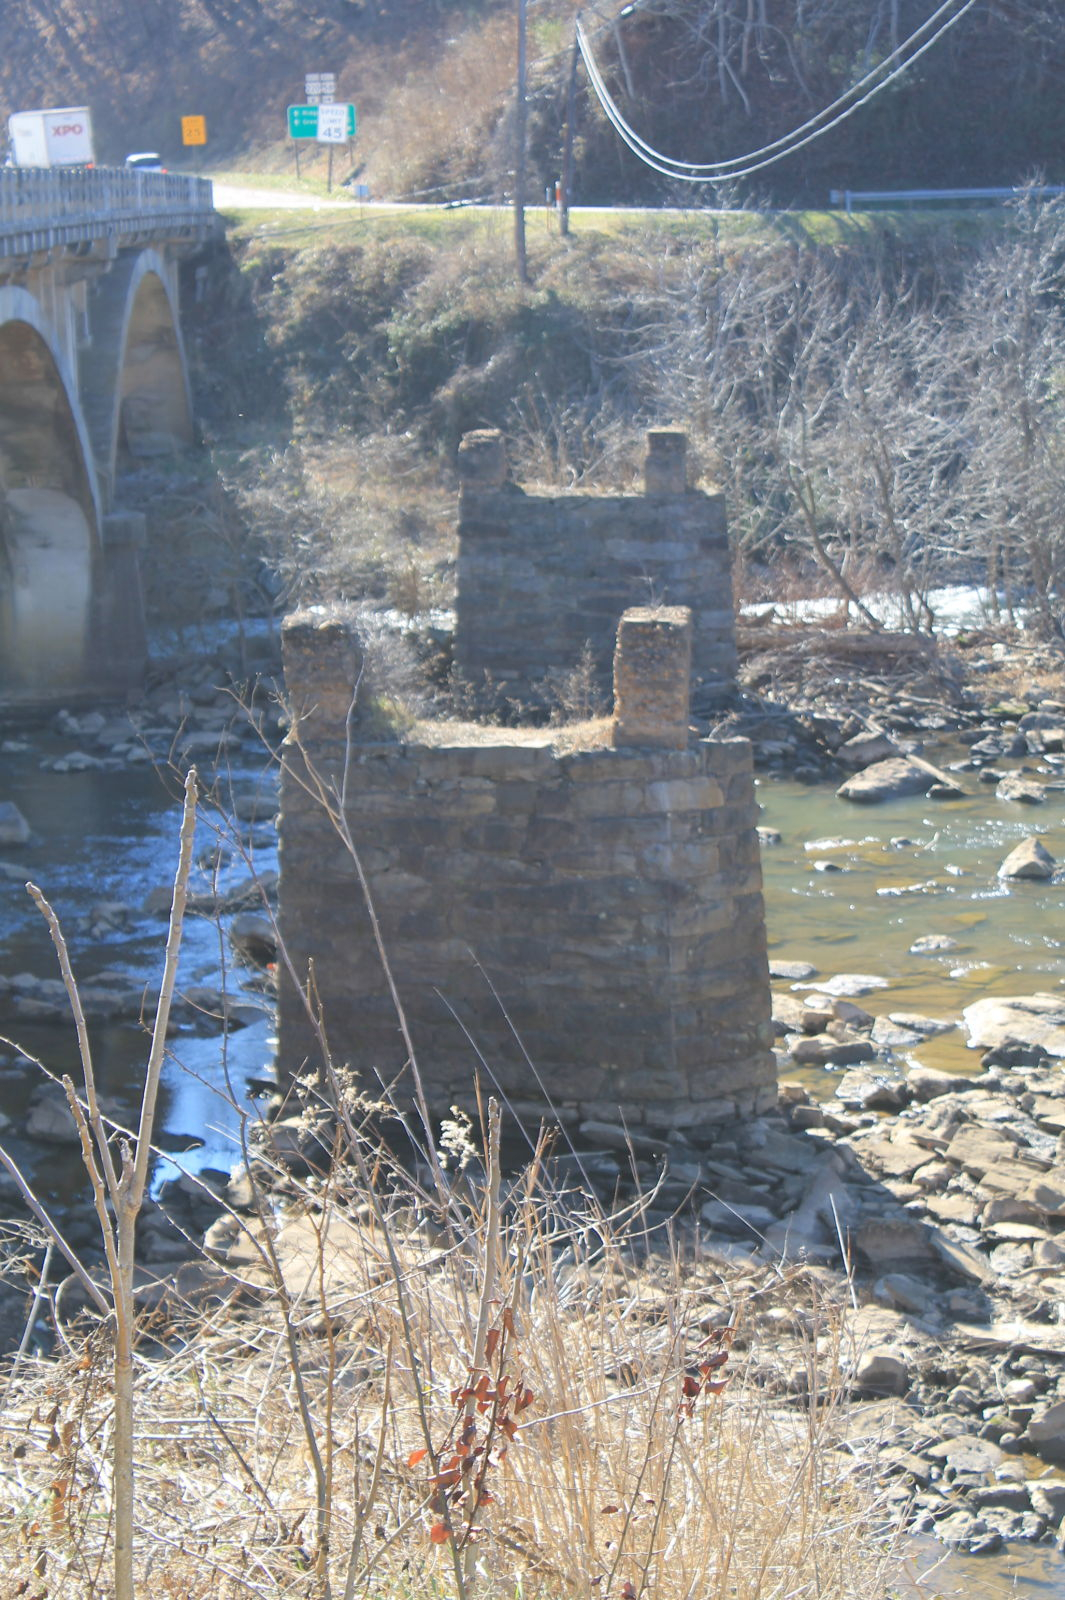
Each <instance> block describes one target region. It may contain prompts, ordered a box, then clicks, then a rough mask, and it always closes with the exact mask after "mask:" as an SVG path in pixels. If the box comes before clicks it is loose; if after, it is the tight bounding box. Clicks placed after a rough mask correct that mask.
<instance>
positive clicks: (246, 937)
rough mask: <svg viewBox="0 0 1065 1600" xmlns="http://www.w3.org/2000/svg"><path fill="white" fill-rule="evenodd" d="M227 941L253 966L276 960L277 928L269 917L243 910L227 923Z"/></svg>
mask: <svg viewBox="0 0 1065 1600" xmlns="http://www.w3.org/2000/svg"><path fill="white" fill-rule="evenodd" d="M228 933H229V942H230V944H231V945H232V946H233V949H234V950H235V951H236V953H237V955H238V956H239V957H240V958H241V959H242V960H244V961H247V962H249V963H250V964H251V965H252V966H255V967H268V966H270V965H272V963H273V962H275V961H276V960H277V929H276V927H275V926H274V924H273V922H272V921H271V920H270V918H269V917H265V916H260V915H258V914H257V913H255V912H254V911H246V912H243V913H242V914H241V915H240V916H237V917H234V918H233V920H232V922H231V923H230V924H229V929H228Z"/></svg>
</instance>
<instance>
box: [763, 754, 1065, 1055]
mask: <svg viewBox="0 0 1065 1600" xmlns="http://www.w3.org/2000/svg"><path fill="white" fill-rule="evenodd" d="M940 759H942V756H941V757H940ZM961 781H962V782H963V784H964V785H965V786H966V787H968V788H969V789H970V790H971V791H972V793H971V796H970V798H968V799H965V800H952V801H934V800H928V799H926V798H925V797H924V796H921V795H919V796H914V797H910V798H907V799H904V800H899V801H895V802H893V803H890V804H884V805H876V806H856V805H853V804H851V803H849V802H847V801H844V800H837V799H836V797H835V795H834V794H833V793H832V791H831V789H829V788H827V787H817V786H810V785H799V784H795V783H786V782H779V781H776V780H769V779H764V780H762V781H760V783H759V786H758V794H759V798H760V800H761V803H762V815H761V819H760V820H761V822H762V823H763V824H764V825H765V826H767V827H771V828H775V829H777V830H778V831H779V832H780V834H781V842H780V844H777V845H770V846H767V847H766V848H764V849H763V851H762V867H763V872H764V877H765V892H766V905H767V916H768V925H769V946H770V955H771V957H774V958H778V959H788V960H805V961H809V962H811V963H813V964H814V965H815V966H816V967H817V969H818V976H819V977H821V978H825V977H828V976H831V975H832V974H834V973H840V972H851V973H868V974H870V975H871V976H875V977H880V978H883V979H886V980H887V986H886V987H885V988H884V989H883V990H882V991H880V992H874V993H872V994H868V995H865V996H863V997H862V999H861V1002H860V1003H861V1004H862V1005H863V1006H864V1007H865V1008H866V1009H867V1010H869V1011H872V1012H874V1013H887V1012H891V1011H911V1012H913V1011H917V1012H923V1013H925V1014H926V1015H929V1016H934V1017H943V1018H949V1017H959V1016H960V1013H961V1011H962V1009H963V1008H964V1007H965V1006H967V1005H971V1004H972V1002H973V1001H975V1000H979V999H981V998H982V997H984V996H985V995H1010V994H1017V993H1022V994H1023V993H1029V992H1031V991H1033V990H1036V989H1054V988H1056V987H1057V986H1058V985H1059V984H1061V983H1062V982H1065V919H1063V917H1062V908H1063V896H1065V877H1063V880H1062V881H1061V882H1055V881H1053V880H1052V881H1050V882H1047V883H1031V882H1021V883H1018V882H1013V883H1007V882H1004V881H1002V880H1000V879H999V878H998V877H997V871H998V868H999V865H1000V864H1001V862H1002V861H1003V859H1004V858H1005V857H1006V856H1007V855H1008V854H1009V852H1010V851H1011V850H1012V849H1013V847H1014V846H1015V845H1016V844H1018V843H1019V842H1020V840H1022V839H1023V838H1025V837H1026V836H1027V835H1028V834H1032V833H1038V834H1039V835H1040V836H1041V837H1042V838H1043V842H1044V843H1045V845H1046V846H1047V848H1048V849H1049V850H1050V852H1051V854H1052V855H1054V856H1057V857H1059V858H1061V857H1063V856H1065V825H1063V815H1065V792H1057V791H1051V792H1050V793H1049V794H1048V800H1047V803H1046V804H1045V805H1042V806H1022V805H1017V804H1016V803H1011V802H1008V801H1002V800H997V799H996V798H995V792H994V788H993V787H990V786H986V785H983V784H980V783H978V782H977V781H976V778H975V775H974V774H962V775H961ZM836 869H839V870H836ZM927 935H942V936H945V937H946V938H948V939H951V940H953V941H954V948H952V949H949V950H937V951H934V952H931V953H929V954H925V955H922V954H917V953H912V952H911V946H912V945H913V944H914V943H915V942H916V941H917V940H918V939H921V938H924V937H925V936H927ZM917 1053H918V1054H919V1057H920V1059H921V1061H923V1062H925V1063H926V1064H927V1065H929V1066H935V1067H940V1068H943V1069H945V1070H966V1071H971V1070H972V1068H973V1065H974V1061H975V1059H976V1058H975V1057H974V1055H973V1054H972V1053H971V1052H969V1051H968V1050H967V1049H966V1046H965V1035H964V1031H963V1030H959V1031H956V1032H954V1033H945V1034H940V1035H938V1036H937V1037H935V1038H934V1039H931V1040H929V1041H928V1042H927V1043H925V1044H922V1045H921V1047H920V1050H919V1051H918V1052H917ZM820 1076H821V1078H824V1077H825V1076H827V1075H826V1074H823V1073H822V1074H821V1075H820ZM807 1081H808V1082H812V1083H813V1084H814V1085H815V1086H816V1085H817V1079H816V1077H815V1078H813V1079H810V1078H807Z"/></svg>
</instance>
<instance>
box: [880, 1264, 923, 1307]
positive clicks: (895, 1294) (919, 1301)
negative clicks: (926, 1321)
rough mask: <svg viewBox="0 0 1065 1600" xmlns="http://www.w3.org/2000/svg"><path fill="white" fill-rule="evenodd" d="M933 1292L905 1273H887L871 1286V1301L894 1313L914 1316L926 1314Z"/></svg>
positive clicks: (917, 1279)
mask: <svg viewBox="0 0 1065 1600" xmlns="http://www.w3.org/2000/svg"><path fill="white" fill-rule="evenodd" d="M932 1294H933V1291H932V1289H931V1288H930V1287H929V1285H928V1284H927V1283H922V1282H921V1281H920V1279H919V1278H912V1277H910V1275H909V1273H906V1272H887V1273H885V1274H884V1276H883V1277H882V1278H878V1279H877V1280H876V1282H875V1283H874V1285H873V1299H874V1300H875V1301H876V1302H877V1304H878V1305H882V1306H890V1307H891V1308H892V1310H894V1311H906V1312H910V1313H912V1314H913V1315H915V1316H921V1315H922V1313H924V1312H926V1311H927V1310H928V1308H929V1306H930V1304H931V1302H932Z"/></svg>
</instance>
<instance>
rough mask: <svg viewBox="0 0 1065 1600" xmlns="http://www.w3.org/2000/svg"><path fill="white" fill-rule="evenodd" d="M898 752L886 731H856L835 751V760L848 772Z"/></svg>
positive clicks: (885, 758)
mask: <svg viewBox="0 0 1065 1600" xmlns="http://www.w3.org/2000/svg"><path fill="white" fill-rule="evenodd" d="M898 754H899V750H898V746H897V745H896V744H895V742H894V740H892V739H890V738H889V737H888V735H887V734H886V733H856V734H855V735H854V737H853V738H852V739H847V740H845V741H844V743H843V744H841V745H840V746H839V748H838V750H837V751H836V752H835V755H836V760H837V761H838V762H839V763H840V765H841V766H844V767H846V768H847V769H848V770H849V771H850V772H859V771H861V770H863V769H864V768H866V767H871V766H872V765H873V763H874V762H876V761H880V762H883V761H889V760H891V759H892V758H893V757H895V756H897V755H898Z"/></svg>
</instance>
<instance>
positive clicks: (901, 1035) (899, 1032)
mask: <svg viewBox="0 0 1065 1600" xmlns="http://www.w3.org/2000/svg"><path fill="white" fill-rule="evenodd" d="M870 1037H871V1039H872V1041H873V1043H874V1044H875V1045H877V1046H878V1047H879V1048H880V1049H882V1050H909V1049H912V1048H913V1046H914V1045H918V1044H923V1043H924V1034H923V1033H915V1032H914V1030H913V1029H912V1028H900V1027H899V1025H898V1023H896V1022H892V1021H891V1020H890V1018H889V1017H877V1019H876V1021H875V1022H874V1023H873V1031H872V1033H871V1035H870Z"/></svg>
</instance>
